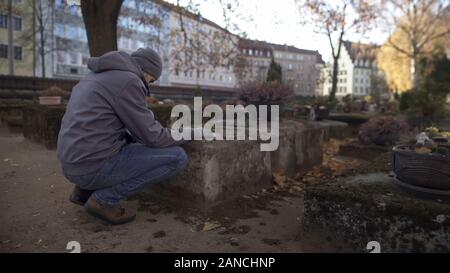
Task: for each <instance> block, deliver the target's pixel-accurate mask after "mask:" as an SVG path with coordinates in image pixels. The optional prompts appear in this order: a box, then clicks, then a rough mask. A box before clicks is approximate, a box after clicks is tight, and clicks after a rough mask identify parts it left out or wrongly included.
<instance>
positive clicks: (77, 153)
mask: <svg viewBox="0 0 450 273" xmlns="http://www.w3.org/2000/svg"><path fill="white" fill-rule="evenodd" d="M88 68H89V69H90V70H91V71H92V72H91V73H90V74H88V75H87V76H86V77H84V78H83V79H82V80H81V81H80V82H79V83H78V84H77V85H76V86H75V87H74V88H73V89H72V94H71V96H70V100H69V103H68V105H67V110H66V113H65V115H64V117H63V120H62V124H61V130H60V132H59V136H58V148H57V149H58V151H57V152H58V159H59V161H60V163H61V166H62V168H63V171H64V172H65V173H66V174H70V175H82V174H88V173H92V172H95V171H96V170H98V169H99V168H100V167H101V166H102V165H103V164H104V162H105V161H106V160H107V159H108V158H110V157H112V156H114V155H115V154H117V153H118V152H119V151H120V149H121V148H122V147H123V146H124V145H125V144H126V139H125V138H124V136H125V135H126V134H127V132H129V133H130V134H131V135H132V136H133V138H134V139H136V140H137V142H139V143H142V144H144V145H147V146H149V147H168V146H173V145H177V144H179V142H177V141H175V140H174V139H173V138H172V136H171V133H170V129H167V128H163V127H162V126H161V124H160V123H159V122H158V121H156V120H155V118H154V115H153V113H152V111H150V110H149V109H148V107H147V103H146V99H145V98H146V96H148V95H149V90H148V86H147V84H146V83H145V81H144V75H143V72H142V70H141V68H140V66H139V65H138V64H137V62H136V61H135V60H134V59H133V58H132V57H131V56H130V55H128V54H127V53H125V52H121V51H113V52H109V53H107V54H105V55H103V56H101V57H98V58H91V59H89V62H88Z"/></svg>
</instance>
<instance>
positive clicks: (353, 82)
mask: <svg viewBox="0 0 450 273" xmlns="http://www.w3.org/2000/svg"><path fill="white" fill-rule="evenodd" d="M377 50H378V46H375V45H370V44H363V43H353V42H349V41H344V43H343V47H342V52H341V56H340V57H339V60H338V65H339V68H338V83H337V91H336V96H337V97H344V96H346V95H351V96H354V97H364V96H367V95H370V94H371V87H372V80H373V77H375V76H376V77H379V74H380V73H379V70H378V68H377V64H376V54H377ZM331 75H332V64H331V63H328V64H327V65H326V66H325V67H324V68H323V71H322V73H321V76H322V81H323V84H322V89H321V90H318V95H321V96H327V95H329V94H330V92H331V85H332V83H331Z"/></svg>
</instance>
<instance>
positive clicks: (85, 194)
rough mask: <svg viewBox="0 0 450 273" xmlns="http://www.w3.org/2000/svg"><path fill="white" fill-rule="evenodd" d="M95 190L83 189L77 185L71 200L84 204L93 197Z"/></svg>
mask: <svg viewBox="0 0 450 273" xmlns="http://www.w3.org/2000/svg"><path fill="white" fill-rule="evenodd" d="M93 192H94V191H90V190H83V189H81V188H79V187H77V186H75V188H74V189H73V192H72V194H71V195H70V198H69V200H70V202H72V203H74V204H77V205H80V206H84V204H85V203H86V202H87V200H88V199H89V197H91V195H92V193H93Z"/></svg>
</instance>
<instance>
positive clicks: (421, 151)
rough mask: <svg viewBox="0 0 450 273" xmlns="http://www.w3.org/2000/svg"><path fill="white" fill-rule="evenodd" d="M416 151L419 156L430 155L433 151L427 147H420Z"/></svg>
mask: <svg viewBox="0 0 450 273" xmlns="http://www.w3.org/2000/svg"><path fill="white" fill-rule="evenodd" d="M414 151H415V152H416V153H418V154H429V153H431V149H430V148H427V147H418V148H415V149H414Z"/></svg>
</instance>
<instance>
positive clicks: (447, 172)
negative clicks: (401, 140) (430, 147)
mask: <svg viewBox="0 0 450 273" xmlns="http://www.w3.org/2000/svg"><path fill="white" fill-rule="evenodd" d="M392 152H393V157H394V158H393V159H394V160H393V162H394V165H393V168H394V172H395V175H396V176H397V179H398V180H400V181H401V182H403V183H405V184H409V185H412V186H416V187H421V188H425V189H432V190H440V191H446V192H449V191H450V157H449V156H445V155H439V154H418V153H416V152H414V151H412V150H410V149H408V147H407V146H396V147H394V148H393V150H392Z"/></svg>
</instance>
